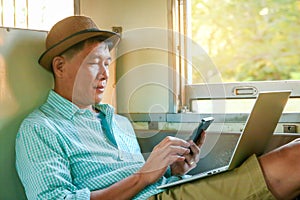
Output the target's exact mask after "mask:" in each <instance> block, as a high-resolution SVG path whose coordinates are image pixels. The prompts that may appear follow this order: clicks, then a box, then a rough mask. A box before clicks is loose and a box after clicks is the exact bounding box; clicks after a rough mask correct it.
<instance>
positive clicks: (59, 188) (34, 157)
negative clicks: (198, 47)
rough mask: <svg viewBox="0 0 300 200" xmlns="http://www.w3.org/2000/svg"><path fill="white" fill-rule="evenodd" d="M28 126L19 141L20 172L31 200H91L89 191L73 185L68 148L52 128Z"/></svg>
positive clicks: (22, 127) (28, 124) (18, 163)
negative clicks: (67, 154) (66, 152)
mask: <svg viewBox="0 0 300 200" xmlns="http://www.w3.org/2000/svg"><path fill="white" fill-rule="evenodd" d="M46 127H47V126H43V124H41V123H35V124H32V123H29V122H27V123H26V122H24V123H23V124H22V126H21V127H20V130H19V132H18V135H17V138H16V169H17V172H18V175H19V177H20V179H21V181H22V183H23V186H24V188H25V192H26V196H27V198H28V199H29V200H31V199H78V200H79V199H80V200H81V199H82V200H87V199H90V191H89V189H88V188H77V187H76V186H75V185H73V184H72V175H71V170H70V163H69V161H68V158H67V157H66V154H65V151H66V149H65V147H66V144H64V143H63V140H60V139H59V136H57V135H55V134H54V133H53V130H51V128H49V127H47V128H46Z"/></svg>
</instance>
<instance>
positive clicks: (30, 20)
mask: <svg viewBox="0 0 300 200" xmlns="http://www.w3.org/2000/svg"><path fill="white" fill-rule="evenodd" d="M0 2H1V16H0V18H1V26H3V27H14V28H25V29H34V30H49V29H50V28H51V26H52V25H53V24H54V23H56V22H57V21H59V20H60V19H62V18H65V17H67V16H70V15H74V0H0Z"/></svg>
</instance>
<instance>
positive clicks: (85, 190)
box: [16, 90, 166, 199]
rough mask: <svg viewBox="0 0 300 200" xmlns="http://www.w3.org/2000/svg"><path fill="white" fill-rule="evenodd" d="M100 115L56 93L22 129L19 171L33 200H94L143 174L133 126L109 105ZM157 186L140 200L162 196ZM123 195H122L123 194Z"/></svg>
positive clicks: (18, 142)
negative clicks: (92, 199) (93, 194)
mask: <svg viewBox="0 0 300 200" xmlns="http://www.w3.org/2000/svg"><path fill="white" fill-rule="evenodd" d="M95 107H96V109H98V110H99V111H100V112H99V114H97V115H95V114H94V113H93V112H91V111H89V110H82V109H79V108H78V107H77V106H75V105H74V104H73V103H71V102H70V101H68V100H66V99H64V98H62V97H61V96H59V95H58V94H57V93H55V92H54V91H52V90H51V91H50V93H49V96H48V99H47V102H46V103H45V104H44V105H42V106H41V107H40V108H38V109H36V110H35V111H34V112H33V113H31V114H30V115H29V116H28V117H27V118H26V119H25V120H24V121H23V123H22V125H21V127H20V130H19V132H18V134H17V138H16V167H17V171H18V174H19V177H20V179H21V181H22V183H23V185H24V188H25V191H26V195H27V197H28V199H90V191H93V190H98V189H103V188H106V187H109V186H110V185H112V184H114V183H116V182H118V181H120V180H122V179H124V178H126V177H128V176H130V175H131V174H133V173H135V172H137V171H138V170H139V169H140V168H141V167H142V166H143V164H144V162H145V161H144V158H143V156H142V154H141V151H140V147H139V145H138V142H137V139H136V136H135V134H134V130H133V128H132V126H131V124H130V122H129V121H128V120H127V119H126V118H124V117H122V116H119V115H116V114H114V109H113V108H112V107H111V106H109V105H108V104H99V105H96V106H95ZM162 181H166V179H165V178H164V177H162V178H161V179H160V180H159V181H158V182H157V183H156V184H153V185H150V186H148V187H146V188H145V189H144V190H142V191H141V192H140V193H139V194H138V195H137V196H135V199H147V198H148V197H150V196H152V195H154V194H157V193H160V192H162V190H158V189H156V187H157V185H160V184H161V182H162ZM120 195H122V194H120Z"/></svg>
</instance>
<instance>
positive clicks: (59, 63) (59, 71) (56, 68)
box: [52, 56, 65, 78]
mask: <svg viewBox="0 0 300 200" xmlns="http://www.w3.org/2000/svg"><path fill="white" fill-rule="evenodd" d="M64 66H65V58H64V57H62V56H56V57H54V58H53V60H52V69H53V73H54V75H55V77H57V78H61V77H62V76H63V72H64V71H65V68H64Z"/></svg>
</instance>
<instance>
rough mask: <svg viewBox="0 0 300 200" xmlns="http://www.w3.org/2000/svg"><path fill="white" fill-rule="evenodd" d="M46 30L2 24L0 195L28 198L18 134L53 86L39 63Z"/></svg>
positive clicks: (0, 62)
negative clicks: (19, 161)
mask: <svg viewBox="0 0 300 200" xmlns="http://www.w3.org/2000/svg"><path fill="white" fill-rule="evenodd" d="M45 37H46V32H44V31H33V30H22V29H7V28H0V177H1V178H0V199H18V200H22V199H26V196H25V193H24V189H23V187H22V184H21V182H20V180H19V178H18V175H17V173H16V169H15V137H16V133H17V131H18V128H19V125H20V123H21V121H22V120H23V119H24V118H25V117H26V115H28V114H29V113H30V112H31V111H32V110H33V109H34V108H36V107H37V106H38V105H40V104H42V102H43V101H44V100H45V98H46V97H47V94H48V92H49V89H50V88H52V87H53V78H52V75H51V73H49V72H47V71H46V70H44V69H43V68H42V67H40V66H39V64H38V62H37V61H38V57H39V56H40V54H41V53H42V52H43V50H44V40H45Z"/></svg>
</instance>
